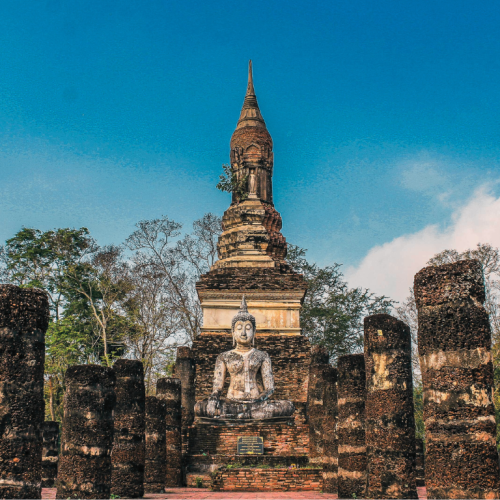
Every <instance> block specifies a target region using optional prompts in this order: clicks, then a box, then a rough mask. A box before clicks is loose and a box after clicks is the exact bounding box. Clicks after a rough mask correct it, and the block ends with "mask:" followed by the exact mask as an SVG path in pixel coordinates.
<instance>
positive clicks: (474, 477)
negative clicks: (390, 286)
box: [414, 260, 500, 498]
mask: <svg viewBox="0 0 500 500" xmlns="http://www.w3.org/2000/svg"><path fill="white" fill-rule="evenodd" d="M414 290H415V301H416V305H417V309H418V350H419V355H420V367H421V370H422V382H423V386H424V420H425V439H426V443H425V444H426V453H425V483H426V487H427V495H428V498H500V470H499V465H498V453H497V450H496V440H495V434H496V425H495V411H494V406H493V365H492V357H491V331H490V324H489V319H488V314H487V313H486V311H485V309H484V307H483V303H484V300H485V291H484V281H483V276H482V271H481V265H480V264H479V262H477V261H475V260H462V261H459V262H455V263H453V264H445V265H442V266H437V267H434V266H430V267H426V268H424V269H422V270H421V271H419V272H418V273H417V274H416V275H415V284H414Z"/></svg>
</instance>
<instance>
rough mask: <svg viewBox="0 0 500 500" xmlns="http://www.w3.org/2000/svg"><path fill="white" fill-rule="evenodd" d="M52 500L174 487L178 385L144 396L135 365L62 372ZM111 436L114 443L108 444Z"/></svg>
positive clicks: (135, 494) (161, 384)
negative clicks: (58, 451) (61, 406)
mask: <svg viewBox="0 0 500 500" xmlns="http://www.w3.org/2000/svg"><path fill="white" fill-rule="evenodd" d="M65 381H66V393H65V397H64V418H63V432H62V440H61V455H60V459H59V473H58V480H57V495H56V498H109V496H110V494H113V495H116V496H117V497H121V498H142V496H143V495H144V493H145V492H147V493H158V492H163V491H164V489H165V487H166V486H181V482H182V477H181V473H180V472H181V470H180V460H181V456H180V449H181V441H180V435H181V434H180V425H181V422H180V410H181V409H180V403H181V398H180V381H179V380H177V379H171V378H164V379H160V380H158V384H157V396H156V397H148V398H146V396H145V390H144V374H143V367H142V363H141V362H140V361H134V360H123V359H122V360H118V361H117V362H116V363H115V365H114V368H113V369H111V368H107V367H102V366H96V365H79V366H73V367H70V368H68V370H67V372H66V379H65ZM113 436H114V437H113Z"/></svg>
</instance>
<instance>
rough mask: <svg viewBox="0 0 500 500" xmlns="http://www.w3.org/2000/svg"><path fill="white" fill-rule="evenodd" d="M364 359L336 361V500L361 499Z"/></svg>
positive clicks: (354, 357)
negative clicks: (337, 411) (337, 448)
mask: <svg viewBox="0 0 500 500" xmlns="http://www.w3.org/2000/svg"><path fill="white" fill-rule="evenodd" d="M365 386H366V377H365V358H364V355H363V354H347V355H345V356H340V357H339V360H338V379H337V394H338V409H339V419H338V424H337V430H338V439H339V469H338V492H339V493H338V495H339V498H353V495H356V497H357V498H363V496H364V495H365V490H366V444H365V400H366V387H365Z"/></svg>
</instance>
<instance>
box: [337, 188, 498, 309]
mask: <svg viewBox="0 0 500 500" xmlns="http://www.w3.org/2000/svg"><path fill="white" fill-rule="evenodd" d="M477 243H489V244H491V245H493V246H496V247H500V197H496V196H495V195H494V194H493V192H492V190H491V188H488V187H487V186H483V187H481V188H479V189H477V190H476V191H475V193H474V195H473V196H472V197H471V198H470V199H469V200H468V201H467V202H466V203H465V205H463V206H462V207H460V208H459V209H457V210H455V212H454V213H453V214H452V217H451V221H450V223H449V225H448V226H447V227H445V228H440V227H439V226H438V225H430V226H427V227H425V228H424V229H422V230H420V231H418V232H416V233H413V234H408V235H404V236H400V237H398V238H395V239H394V240H392V241H390V242H388V243H384V244H383V245H380V246H376V247H374V248H372V249H371V250H370V251H369V252H368V254H367V255H366V257H364V259H363V260H362V261H361V263H360V264H359V265H358V266H356V267H349V268H348V269H346V272H345V275H346V277H347V279H348V281H349V284H350V285H351V286H362V287H364V288H369V289H370V290H372V291H374V292H376V293H377V294H384V295H387V296H389V297H391V298H393V299H395V300H399V301H403V300H404V299H405V298H406V297H407V296H408V289H409V288H410V287H411V286H413V277H414V275H415V274H416V273H417V272H418V271H419V270H420V269H422V268H423V267H425V265H426V263H427V261H428V260H429V259H430V258H431V257H432V256H433V255H434V254H436V253H438V252H441V251H442V250H445V249H452V248H453V249H456V250H458V251H464V250H466V249H468V248H472V247H475V246H476V244H477Z"/></svg>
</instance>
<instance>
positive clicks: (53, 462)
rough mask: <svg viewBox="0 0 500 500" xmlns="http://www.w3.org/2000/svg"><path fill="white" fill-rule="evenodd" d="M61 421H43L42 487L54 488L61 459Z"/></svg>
mask: <svg viewBox="0 0 500 500" xmlns="http://www.w3.org/2000/svg"><path fill="white" fill-rule="evenodd" d="M58 455H59V422H53V421H45V422H44V423H43V451H42V487H43V488H53V487H54V483H55V480H56V478H57V461H58V459H59V457H58Z"/></svg>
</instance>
